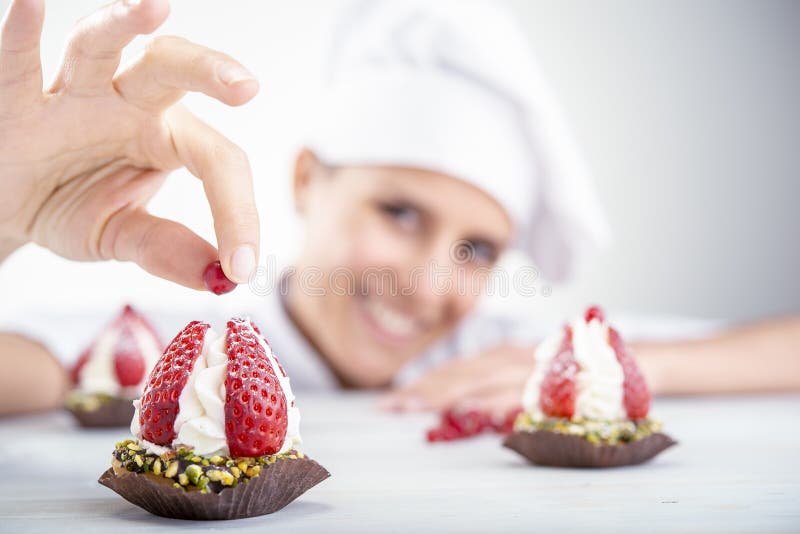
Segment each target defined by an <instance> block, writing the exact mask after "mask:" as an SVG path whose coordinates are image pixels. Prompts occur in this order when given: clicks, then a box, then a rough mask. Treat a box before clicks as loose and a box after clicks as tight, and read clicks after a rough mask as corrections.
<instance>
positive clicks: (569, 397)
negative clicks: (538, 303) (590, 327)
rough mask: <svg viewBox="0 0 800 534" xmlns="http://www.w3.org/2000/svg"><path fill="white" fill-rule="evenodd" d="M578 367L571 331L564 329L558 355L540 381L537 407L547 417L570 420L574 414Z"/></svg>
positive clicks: (568, 328) (567, 328)
mask: <svg viewBox="0 0 800 534" xmlns="http://www.w3.org/2000/svg"><path fill="white" fill-rule="evenodd" d="M578 370H579V366H578V362H577V361H576V360H575V354H574V353H573V347H572V329H571V328H570V327H565V332H564V340H563V341H562V342H561V347H559V349H558V353H557V354H556V356H555V357H554V358H553V360H552V361H551V362H550V367H549V369H548V370H547V374H546V375H545V377H544V380H542V385H541V388H540V393H539V407H540V408H541V410H542V413H544V414H545V415H547V416H550V417H564V418H567V419H569V418H571V417H572V416H573V415H574V414H575V397H576V395H577V391H576V386H575V377H576V375H577V374H578Z"/></svg>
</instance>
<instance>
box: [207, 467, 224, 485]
mask: <svg viewBox="0 0 800 534" xmlns="http://www.w3.org/2000/svg"><path fill="white" fill-rule="evenodd" d="M222 473H223V471H221V470H219V469H209V470H208V471H206V476H207V477H208V480H210V481H212V482H220V481H221V480H222Z"/></svg>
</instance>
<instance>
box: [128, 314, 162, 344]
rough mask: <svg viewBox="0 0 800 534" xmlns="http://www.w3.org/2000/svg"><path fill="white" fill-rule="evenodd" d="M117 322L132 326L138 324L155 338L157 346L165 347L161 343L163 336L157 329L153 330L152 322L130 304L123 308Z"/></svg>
mask: <svg viewBox="0 0 800 534" xmlns="http://www.w3.org/2000/svg"><path fill="white" fill-rule="evenodd" d="M117 322H118V323H119V324H130V323H136V324H138V325H139V326H141V327H143V328H144V329H145V330H147V331H148V332H149V333H150V335H152V336H153V338H154V339H155V340H156V344H157V345H158V346H159V347H163V346H164V343H162V341H161V336H160V335H159V334H158V332H156V329H155V328H153V325H151V324H150V321H148V320H147V319H146V318H145V316H144V315H142V314H141V313H139V312H137V311H136V310H135V309H134V308H133V306H131V305H130V304H126V305H125V307H124V308H122V313H121V314H120V316H119V318H118V319H117Z"/></svg>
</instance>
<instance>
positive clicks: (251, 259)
mask: <svg viewBox="0 0 800 534" xmlns="http://www.w3.org/2000/svg"><path fill="white" fill-rule="evenodd" d="M255 270H256V251H255V247H253V246H251V245H241V246H239V247H238V248H237V249H236V250H235V251H234V252H233V254H231V256H230V258H229V259H228V262H227V269H225V275H226V276H227V277H228V278H230V279H231V280H233V281H234V282H236V283H237V284H247V283H249V282H250V276H251V275H252V274H253V271H255Z"/></svg>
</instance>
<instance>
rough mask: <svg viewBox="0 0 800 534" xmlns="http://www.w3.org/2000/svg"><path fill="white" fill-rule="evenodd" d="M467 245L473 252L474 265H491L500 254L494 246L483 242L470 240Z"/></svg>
mask: <svg viewBox="0 0 800 534" xmlns="http://www.w3.org/2000/svg"><path fill="white" fill-rule="evenodd" d="M469 243H470V247H471V248H472V250H473V252H474V258H475V263H479V264H484V265H492V264H494V263H495V262H496V261H497V258H498V256H499V255H500V254H499V252H498V248H497V247H496V246H495V245H494V244H492V243H489V242H487V241H483V240H470V242H469Z"/></svg>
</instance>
